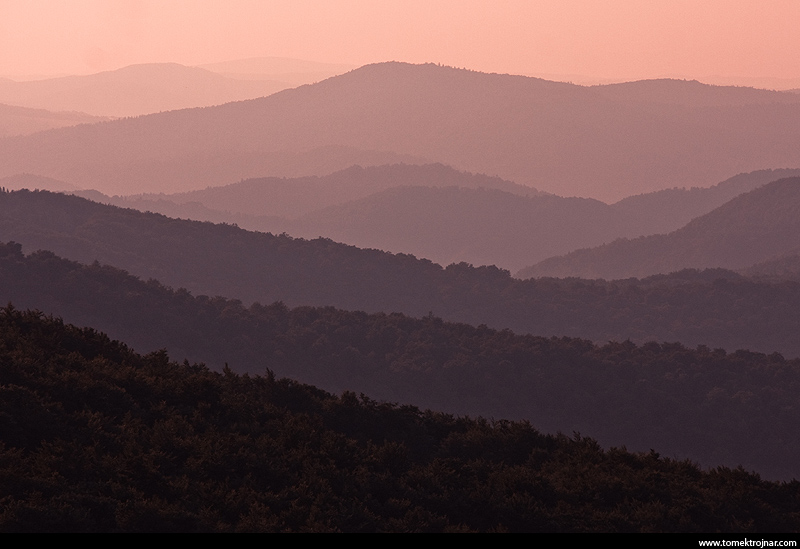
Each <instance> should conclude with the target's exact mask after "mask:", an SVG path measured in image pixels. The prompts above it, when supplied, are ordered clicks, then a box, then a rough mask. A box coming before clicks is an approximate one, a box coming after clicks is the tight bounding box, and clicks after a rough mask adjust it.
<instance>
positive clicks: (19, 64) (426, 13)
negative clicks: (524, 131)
mask: <svg viewBox="0 0 800 549" xmlns="http://www.w3.org/2000/svg"><path fill="white" fill-rule="evenodd" d="M799 26H800V0H758V1H750V0H659V1H658V2H656V1H649V0H607V1H604V0H507V1H504V0H491V1H483V0H287V1H283V0H224V1H223V0H0V74H4V75H34V74H63V73H90V72H97V71H100V70H108V69H115V68H118V67H121V66H125V65H129V64H132V63H144V62H166V61H174V62H178V63H182V64H187V65H191V64H202V63H210V62H216V61H226V60H231V59H237V58H245V57H258V56H280V57H294V58H300V59H308V60H315V61H327V62H333V63H350V64H354V65H362V64H365V63H371V62H378V61H388V60H397V61H409V62H414V63H421V62H436V63H442V64H446V65H452V66H457V67H466V68H471V69H475V70H480V71H487V72H510V73H517V74H533V75H537V74H539V75H547V74H551V75H552V74H560V75H570V74H575V75H587V76H595V77H609V78H627V79H634V78H648V77H658V76H677V77H692V78H698V77H702V76H710V75H723V76H750V77H755V76H771V77H778V78H800V62H798V59H800V32H798V27H799Z"/></svg>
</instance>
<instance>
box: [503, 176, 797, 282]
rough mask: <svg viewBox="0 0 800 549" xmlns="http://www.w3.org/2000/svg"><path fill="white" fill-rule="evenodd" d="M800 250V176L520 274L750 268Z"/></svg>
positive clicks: (590, 274)
mask: <svg viewBox="0 0 800 549" xmlns="http://www.w3.org/2000/svg"><path fill="white" fill-rule="evenodd" d="M797 250H800V177H791V178H786V179H780V180H778V181H773V182H772V183H768V184H766V185H764V186H762V187H759V188H757V189H755V190H753V191H750V192H748V193H745V194H742V195H740V196H737V197H736V198H734V199H733V200H731V201H729V202H727V203H725V204H723V205H722V206H720V207H719V208H716V209H715V210H713V211H711V212H709V213H707V214H706V215H703V216H701V217H698V218H696V219H694V220H692V221H691V222H690V223H689V224H687V225H686V226H685V227H683V228H681V229H678V230H677V231H674V232H672V233H669V234H666V235H652V236H647V237H641V238H637V239H633V240H628V239H620V240H617V241H615V242H612V243H610V244H606V245H603V246H600V247H597V248H590V249H585V250H577V251H575V252H572V253H570V254H567V255H565V256H561V257H554V258H550V259H546V260H544V261H542V262H540V263H538V264H536V265H533V266H532V267H529V268H526V269H523V270H521V271H520V272H519V273H518V274H517V276H519V277H521V278H528V277H533V276H539V277H541V276H558V277H567V276H577V277H583V278H605V279H618V278H628V277H643V276H649V275H653V274H658V273H668V272H672V271H677V270H680V269H687V268H695V269H704V268H714V267H719V268H725V269H745V268H747V267H750V266H752V265H754V264H756V263H763V262H765V261H770V260H773V259H776V258H778V257H780V256H783V255H786V254H791V253H796V252H797Z"/></svg>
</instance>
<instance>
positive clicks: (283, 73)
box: [199, 57, 356, 88]
mask: <svg viewBox="0 0 800 549" xmlns="http://www.w3.org/2000/svg"><path fill="white" fill-rule="evenodd" d="M199 67H200V68H201V69H206V70H209V71H212V72H216V73H218V74H221V75H222V76H227V77H229V78H235V79H237V80H273V81H278V82H285V83H287V84H289V87H292V88H294V87H297V86H302V85H303V84H313V83H314V82H319V81H320V80H325V79H326V78H330V77H331V76H336V75H337V74H342V73H344V72H347V71H351V70H353V69H355V68H356V66H355V65H344V64H341V63H320V62H317V61H306V60H303V59H291V58H287V57H251V58H247V59H234V60H231V61H222V62H220V63H208V64H205V65H199Z"/></svg>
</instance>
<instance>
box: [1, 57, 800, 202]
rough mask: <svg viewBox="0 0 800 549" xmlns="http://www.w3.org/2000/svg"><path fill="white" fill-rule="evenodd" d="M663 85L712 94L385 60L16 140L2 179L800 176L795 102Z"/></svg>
mask: <svg viewBox="0 0 800 549" xmlns="http://www.w3.org/2000/svg"><path fill="white" fill-rule="evenodd" d="M654 86H655V87H656V88H658V89H661V88H664V87H665V88H666V89H667V90H668V92H667V94H666V95H670V96H677V95H678V94H676V93H675V88H676V87H677V88H680V89H683V88H692V89H693V90H694V88H697V87H699V88H701V89H702V92H701V93H700V94H699V96H702V97H700V98H699V99H698V100H696V101H695V100H694V99H692V98H693V97H694V96H698V94H696V93H694V91H692V93H689V94H687V95H685V98H686V99H685V101H678V102H664V101H663V100H662V97H663V96H664V95H665V94H663V93H656V92H655V91H652V90H646V93H644V94H643V95H641V94H638V92H636V94H634V95H635V97H631V95H630V94H629V93H619V90H620V89H616V90H617V91H615V90H610V89H609V90H604V89H603V88H586V87H581V86H576V85H572V84H565V83H557V82H548V81H545V80H540V79H536V78H528V77H522V76H510V75H499V74H482V73H477V72H471V71H467V70H458V69H453V68H448V67H440V66H436V65H408V64H403V63H382V64H376V65H368V66H365V67H362V68H360V69H356V70H354V71H351V72H349V73H347V74H343V75H340V76H336V77H334V78H329V79H327V80H324V81H322V82H319V83H317V84H313V85H308V86H301V87H299V88H296V89H293V90H284V91H282V92H278V93H275V94H273V95H271V96H269V97H265V98H259V99H254V100H251V101H243V102H236V103H228V104H225V105H219V106H215V107H208V108H204V109H186V110H180V111H170V112H165V113H158V114H153V115H149V116H143V117H139V118H136V119H128V120H118V121H113V122H108V123H102V124H95V125H91V126H83V127H77V128H66V129H61V130H52V131H49V132H47V133H45V134H40V135H37V136H27V137H20V138H7V139H5V140H3V142H2V143H1V144H0V177H3V176H7V175H13V174H16V173H21V172H30V173H36V174H39V175H43V176H47V177H53V178H56V179H61V180H63V181H65V182H67V183H71V184H74V185H76V186H78V187H81V188H94V189H97V190H99V191H101V192H104V193H107V194H131V193H132V192H143V191H145V192H147V191H152V192H159V191H161V192H167V191H169V192H175V191H183V190H191V189H198V188H204V187H206V186H210V185H222V184H226V183H229V182H231V181H236V180H239V179H241V178H248V177H263V176H266V175H277V174H276V173H275V172H274V171H272V164H273V163H274V162H280V160H276V159H280V158H281V157H284V156H287V155H289V156H290V155H294V154H303V153H306V152H307V151H311V150H314V149H319V148H325V147H344V148H350V149H352V150H354V151H355V152H356V153H357V152H358V151H364V150H369V151H385V152H392V153H394V154H396V155H409V156H415V157H423V158H427V159H429V161H434V162H443V163H445V164H448V165H451V166H454V167H456V168H458V169H462V170H468V171H471V172H477V173H487V174H490V175H497V176H500V177H503V178H506V179H509V180H511V181H515V182H516V183H520V184H524V185H531V186H533V187H536V188H538V189H540V190H543V191H547V192H552V193H555V194H559V195H562V196H583V197H592V198H598V199H602V200H618V199H620V198H623V197H625V196H629V195H632V194H637V193H641V192H648V191H655V190H659V189H663V188H668V187H673V186H675V185H680V186H685V185H689V186H692V185H696V186H706V185H711V184H713V183H716V182H717V181H720V180H722V179H723V178H725V177H727V176H729V175H730V174H731V173H737V172H743V171H752V170H757V169H763V168H768V167H777V166H798V165H800V149H798V147H796V144H797V141H798V137H800V130H798V128H800V96H798V95H797V94H792V93H783V92H769V91H765V90H752V89H749V90H748V89H745V88H742V89H736V88H725V87H716V86H705V85H702V84H698V83H696V82H695V83H690V82H677V81H671V82H670V81H661V82H656V83H655V84H654ZM637 94H638V95H637ZM643 97H644V99H643ZM354 163H357V161H355V160H354V161H350V162H348V163H346V164H344V166H349V165H352V164H354ZM342 167H343V166H342ZM321 173H330V171H327V172H321ZM321 173H317V175H320V174H321ZM306 175H309V173H306Z"/></svg>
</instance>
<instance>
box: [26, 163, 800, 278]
mask: <svg viewBox="0 0 800 549" xmlns="http://www.w3.org/2000/svg"><path fill="white" fill-rule="evenodd" d="M790 175H795V176H800V170H762V171H759V172H753V173H750V174H740V175H738V176H735V177H733V178H730V179H728V180H726V181H724V182H722V183H719V184H717V185H715V186H714V187H711V188H708V189H701V188H694V189H667V190H664V191H658V192H656V193H649V194H644V195H637V196H634V197H629V198H626V199H624V200H622V201H620V202H618V203H616V204H612V205H606V204H604V203H602V202H599V201H597V200H591V199H580V198H562V197H558V196H554V195H548V194H546V193H540V192H538V191H536V190H535V189H532V188H530V187H525V186H522V185H517V184H514V183H511V182H510V181H504V180H502V179H499V178H491V177H487V176H483V175H473V174H468V173H465V172H459V171H456V170H454V169H452V168H449V167H446V166H443V165H441V164H436V165H423V166H418V165H386V166H379V167H368V168H361V167H358V166H354V167H351V168H348V169H346V170H342V171H339V172H336V173H334V174H331V175H329V176H324V177H305V178H295V179H284V178H261V179H251V180H246V181H242V182H239V183H234V184H231V185H226V186H224V187H213V188H208V189H204V190H201V191H192V192H188V193H180V194H173V195H166V194H149V195H135V196H128V197H118V196H116V197H108V196H105V195H102V194H101V193H98V192H96V191H81V192H77V193H75V194H78V195H80V196H83V197H85V198H88V199H90V200H94V201H97V202H102V203H107V204H114V205H116V206H121V207H128V208H136V209H138V210H141V211H152V212H157V213H161V214H164V215H167V216H170V217H179V218H188V219H196V220H200V221H212V222H215V223H222V222H224V223H235V224H237V225H239V226H240V227H242V228H245V229H250V230H257V231H263V232H272V233H275V234H280V233H283V232H286V233H288V234H290V235H292V236H295V237H303V238H317V237H319V236H323V237H327V238H331V239H333V240H335V241H337V242H343V243H346V244H352V245H355V246H358V247H361V248H377V249H380V250H385V251H389V252H394V253H411V254H414V255H415V256H417V257H424V258H427V259H430V260H432V261H434V262H437V263H440V264H442V265H448V264H450V263H459V262H462V261H465V262H468V263H472V264H474V265H496V266H498V267H502V268H504V269H510V270H512V271H516V270H518V269H521V268H523V267H525V266H528V265H530V264H531V263H533V262H536V261H541V260H544V259H547V258H549V257H552V256H556V255H561V254H565V253H568V252H571V251H573V250H576V249H580V248H586V247H590V246H597V245H600V244H604V243H609V242H611V241H613V240H615V239H617V238H621V237H628V238H633V237H637V236H642V235H650V234H656V233H661V232H669V231H672V230H675V229H677V228H680V227H682V226H683V225H685V224H686V223H688V222H689V221H690V220H691V219H692V218H694V217H697V216H699V215H702V214H705V213H708V212H709V211H711V210H713V209H714V208H715V207H717V206H719V205H721V204H723V203H724V202H726V201H727V200H729V199H731V198H733V197H735V196H736V195H738V194H741V193H743V192H746V191H749V190H752V189H754V188H756V187H757V186H759V185H762V184H764V183H766V182H768V181H772V180H775V179H778V178H780V177H786V176H790ZM12 188H17V187H12ZM31 188H32V187H31ZM42 188H46V187H42Z"/></svg>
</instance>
